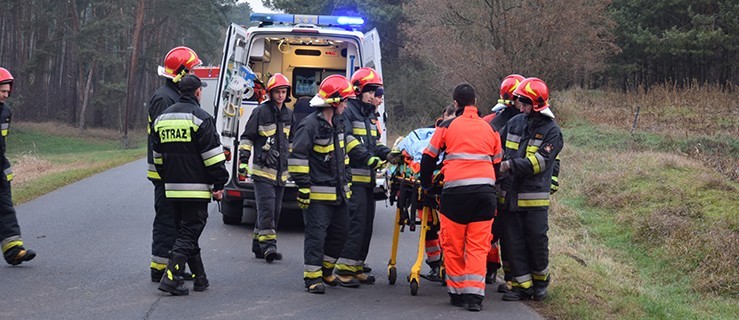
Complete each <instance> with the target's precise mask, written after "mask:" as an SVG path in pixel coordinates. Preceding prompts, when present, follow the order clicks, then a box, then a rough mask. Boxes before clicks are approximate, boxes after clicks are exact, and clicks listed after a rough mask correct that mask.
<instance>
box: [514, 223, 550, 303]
mask: <svg viewBox="0 0 739 320" xmlns="http://www.w3.org/2000/svg"><path fill="white" fill-rule="evenodd" d="M507 214H508V216H507V217H506V218H505V224H504V232H503V237H504V244H505V247H504V252H506V251H508V252H507V254H506V255H507V258H509V259H510V261H509V262H510V266H511V272H512V273H513V283H514V286H517V287H522V288H524V289H525V288H529V287H531V285H532V284H533V285H536V286H546V285H547V284H548V280H549V279H548V278H549V277H548V275H549V238H548V237H547V231H549V221H548V219H549V215H548V210H530V211H509V212H507ZM532 280H533V282H532Z"/></svg>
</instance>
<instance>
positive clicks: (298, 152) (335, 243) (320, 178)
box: [288, 75, 366, 293]
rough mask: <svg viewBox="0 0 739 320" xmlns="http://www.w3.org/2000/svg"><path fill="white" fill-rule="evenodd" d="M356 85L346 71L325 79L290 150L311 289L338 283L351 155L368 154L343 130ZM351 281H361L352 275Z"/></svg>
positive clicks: (307, 283)
mask: <svg viewBox="0 0 739 320" xmlns="http://www.w3.org/2000/svg"><path fill="white" fill-rule="evenodd" d="M352 97H354V88H353V87H352V85H351V84H350V83H349V80H348V79H346V77H344V76H340V75H332V76H329V77H327V78H326V79H324V80H323V81H322V82H321V85H320V88H319V91H318V94H316V96H314V97H313V99H311V106H312V107H313V108H316V111H315V112H313V113H311V114H310V115H308V116H306V117H305V119H303V121H301V122H300V124H298V126H297V129H296V130H295V136H294V137H293V150H292V153H291V155H290V159H289V160H288V163H289V171H290V175H291V177H292V179H293V181H295V184H296V185H297V186H298V204H299V205H300V207H301V208H302V209H303V221H304V222H305V241H304V254H303V257H304V263H305V265H304V269H303V280H304V281H305V287H306V288H307V289H308V292H310V293H324V292H325V287H324V282H325V283H326V284H328V285H330V286H336V285H337V284H338V283H337V282H338V281H337V280H336V277H335V276H334V275H333V269H334V266H335V265H336V260H337V259H338V257H339V255H340V254H341V250H342V249H343V248H344V242H345V241H346V236H347V232H348V231H349V226H348V223H349V206H348V203H347V201H348V200H349V198H350V197H351V190H350V188H349V183H350V181H351V173H350V171H349V166H348V164H349V158H348V155H347V154H351V153H357V152H359V153H360V154H363V153H366V150H362V146H361V145H360V143H359V141H358V140H357V139H355V138H354V137H352V136H351V135H347V134H345V132H344V129H345V125H344V124H343V117H341V116H340V115H341V114H342V113H343V112H344V109H345V108H346V100H347V99H348V98H352ZM353 280H354V281H353V282H352V283H347V284H346V285H347V286H349V285H351V286H358V285H359V282H358V281H357V280H356V279H353Z"/></svg>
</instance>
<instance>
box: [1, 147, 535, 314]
mask: <svg viewBox="0 0 739 320" xmlns="http://www.w3.org/2000/svg"><path fill="white" fill-rule="evenodd" d="M145 172H146V162H145V161H144V160H139V161H136V162H133V163H130V164H127V165H124V166H121V167H118V168H115V169H112V170H109V171H106V172H104V173H101V174H98V175H95V176H93V177H90V178H88V179H85V180H82V181H79V182H77V183H74V184H72V185H69V186H66V187H64V188H62V189H59V190H57V191H55V192H52V193H49V194H47V195H45V196H42V197H40V198H38V199H36V200H34V201H32V202H29V203H26V204H24V205H22V206H19V207H17V208H16V209H17V211H18V219H19V221H20V225H21V231H22V233H23V238H24V240H25V242H26V245H27V247H29V248H32V249H34V250H36V251H37V252H38V256H37V257H36V259H35V260H33V261H31V262H29V263H24V264H22V265H21V266H17V267H11V266H8V265H6V264H2V266H0V283H2V285H1V286H0V319H289V318H299V319H346V318H352V319H421V318H422V319H437V318H440V319H449V318H450V317H464V318H465V319H491V318H497V319H508V320H514V319H540V318H541V317H540V316H538V315H537V314H536V313H535V312H534V311H533V310H531V309H530V308H529V307H528V306H526V305H525V304H523V303H518V302H504V301H501V300H500V294H499V293H496V292H494V288H493V287H492V286H488V296H487V297H486V301H485V303H484V305H483V307H484V309H483V310H482V312H479V313H472V312H468V311H466V310H465V309H462V308H458V307H453V306H451V305H450V304H449V298H448V297H447V294H446V288H444V287H442V286H440V285H438V284H435V283H430V282H425V281H424V280H422V282H421V287H420V290H419V293H418V295H417V296H411V295H410V291H409V285H408V282H407V281H405V277H406V276H407V275H408V273H409V271H410V266H411V264H412V262H413V260H414V259H415V248H416V245H417V236H418V233H417V232H415V233H409V232H407V231H406V232H405V233H403V234H401V246H400V249H399V259H398V260H399V262H398V282H397V283H396V284H395V285H389V284H388V282H387V276H386V273H385V269H386V268H385V264H386V263H387V260H388V258H389V253H390V242H391V239H392V233H391V231H392V229H391V226H392V219H393V217H394V212H393V210H391V208H386V207H385V205H384V204H382V203H378V212H377V218H376V221H375V234H374V237H373V244H372V247H371V252H370V256H369V258H368V259H367V260H368V262H369V264H370V265H371V266H372V267H374V268H375V270H376V273H377V274H378V282H377V283H376V284H375V285H369V286H363V287H361V288H359V289H352V288H328V289H327V292H326V294H324V295H314V294H308V293H306V292H305V289H304V288H303V280H302V270H303V265H302V263H303V259H302V251H303V250H302V248H303V235H302V232H301V230H299V228H295V227H293V228H291V229H290V228H288V230H280V232H279V249H280V251H281V252H282V253H283V254H284V256H285V259H284V260H283V261H279V262H276V263H274V264H271V265H270V264H267V263H266V262H264V261H263V260H257V259H255V258H254V257H253V255H252V254H251V252H250V243H251V242H250V241H251V240H250V239H251V238H250V237H249V234H250V233H251V227H248V226H228V225H224V224H223V223H222V222H221V216H220V214H219V213H218V212H217V209H216V207H215V204H213V205H211V210H210V213H211V217H210V219H209V223H208V226H207V227H206V230H205V232H204V234H203V236H202V238H201V247H202V248H203V253H202V255H203V260H204V262H205V267H206V271H207V274H208V278H209V279H210V282H211V287H210V289H208V290H207V291H205V292H202V293H200V292H191V293H190V295H189V296H186V297H173V296H169V295H168V294H164V293H162V292H160V291H158V290H157V289H156V288H157V284H155V283H152V282H150V280H149V267H148V266H149V261H150V260H149V259H150V245H151V223H152V221H153V214H154V213H153V186H152V185H151V183H150V182H148V181H147V180H146V179H145ZM426 268H427V267H426V266H424V270H423V272H426V271H427V269H426ZM188 285H190V284H188Z"/></svg>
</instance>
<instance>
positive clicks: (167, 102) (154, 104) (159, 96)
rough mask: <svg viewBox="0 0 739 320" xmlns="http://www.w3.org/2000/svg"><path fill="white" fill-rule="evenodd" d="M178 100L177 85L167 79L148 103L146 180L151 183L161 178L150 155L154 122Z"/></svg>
mask: <svg viewBox="0 0 739 320" xmlns="http://www.w3.org/2000/svg"><path fill="white" fill-rule="evenodd" d="M179 99H180V91H179V88H178V87H177V84H175V83H174V82H172V80H170V79H167V82H166V83H165V84H164V85H163V86H161V87H160V88H159V89H158V90H157V92H155V93H154V96H152V97H151V100H150V101H149V119H148V121H149V124H148V126H147V127H146V133H148V135H149V137H148V140H149V141H148V148H147V150H146V160H147V162H148V163H149V168H148V172H147V174H146V176H147V178H148V179H149V180H151V181H161V179H162V178H161V177H160V176H159V173H158V172H157V169H156V167H155V166H154V155H153V153H152V150H153V149H152V145H153V143H154V140H153V136H152V132H154V120H156V118H157V117H159V115H160V114H162V112H163V111H164V110H165V109H167V108H168V107H169V106H171V105H173V104H174V103H175V102H177V100H179Z"/></svg>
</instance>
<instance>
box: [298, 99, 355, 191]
mask: <svg viewBox="0 0 739 320" xmlns="http://www.w3.org/2000/svg"><path fill="white" fill-rule="evenodd" d="M343 121H344V119H343V117H342V116H340V115H335V116H334V119H333V124H334V125H333V126H332V125H331V124H329V122H328V120H327V119H326V117H325V116H324V115H323V113H322V112H321V111H316V112H313V113H311V114H309V115H308V116H306V117H305V118H304V119H303V121H301V122H300V124H299V125H298V127H297V129H296V130H295V136H294V137H293V150H292V153H291V154H290V159H288V170H289V172H290V176H291V177H292V179H293V181H295V184H296V185H297V186H298V188H301V189H302V188H310V201H311V203H313V202H320V203H328V204H340V203H341V201H342V199H343V200H346V199H348V198H349V197H350V191H349V182H350V181H351V172H350V169H349V155H348V154H352V153H354V154H360V153H366V152H367V151H366V150H364V148H363V147H362V146H361V145H360V144H359V141H358V140H357V139H356V138H354V137H353V136H351V135H346V134H345V133H344V129H345V127H346V126H345V125H344V123H343Z"/></svg>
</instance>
